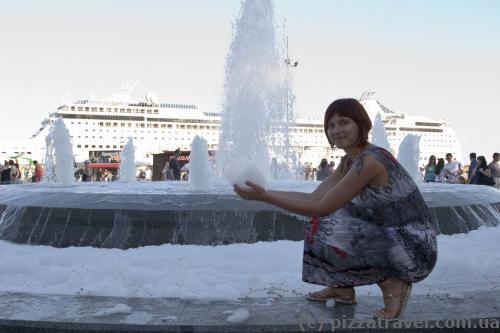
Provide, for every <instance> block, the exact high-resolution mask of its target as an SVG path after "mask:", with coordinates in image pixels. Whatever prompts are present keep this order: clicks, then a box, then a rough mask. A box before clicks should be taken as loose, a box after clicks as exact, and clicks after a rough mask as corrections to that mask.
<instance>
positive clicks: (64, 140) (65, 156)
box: [44, 118, 75, 186]
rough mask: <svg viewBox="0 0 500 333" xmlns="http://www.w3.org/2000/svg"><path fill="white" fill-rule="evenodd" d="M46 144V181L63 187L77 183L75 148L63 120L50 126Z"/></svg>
mask: <svg viewBox="0 0 500 333" xmlns="http://www.w3.org/2000/svg"><path fill="white" fill-rule="evenodd" d="M45 143H46V147H47V153H46V157H45V175H44V181H45V182H47V183H49V184H56V185H61V186H69V185H72V184H73V183H74V182H75V178H74V175H73V173H74V160H73V147H72V145H71V136H70V134H69V131H68V129H67V128H66V125H65V124H64V121H63V119H62V118H58V119H57V120H56V121H55V122H54V123H53V124H52V125H51V126H50V130H49V134H48V135H47V137H46V138H45Z"/></svg>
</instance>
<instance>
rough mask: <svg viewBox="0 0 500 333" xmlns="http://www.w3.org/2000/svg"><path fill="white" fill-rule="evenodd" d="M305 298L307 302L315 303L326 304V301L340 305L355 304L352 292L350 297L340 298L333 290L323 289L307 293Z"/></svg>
mask: <svg viewBox="0 0 500 333" xmlns="http://www.w3.org/2000/svg"><path fill="white" fill-rule="evenodd" d="M305 298H306V299H307V300H309V301H315V302H326V301H328V300H334V301H335V302H338V303H342V304H356V299H355V293H354V291H353V294H352V296H340V295H338V294H336V293H335V289H334V288H330V289H328V288H325V289H323V290H320V291H315V292H312V293H308V294H307V295H306V296H305Z"/></svg>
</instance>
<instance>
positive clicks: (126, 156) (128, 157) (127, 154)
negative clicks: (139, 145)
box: [119, 137, 137, 182]
mask: <svg viewBox="0 0 500 333" xmlns="http://www.w3.org/2000/svg"><path fill="white" fill-rule="evenodd" d="M120 159H121V163H120V174H119V175H120V182H134V181H136V180H137V179H136V178H135V148H134V139H133V138H132V137H129V138H128V142H127V144H126V145H125V146H124V147H123V150H122V152H121V154H120Z"/></svg>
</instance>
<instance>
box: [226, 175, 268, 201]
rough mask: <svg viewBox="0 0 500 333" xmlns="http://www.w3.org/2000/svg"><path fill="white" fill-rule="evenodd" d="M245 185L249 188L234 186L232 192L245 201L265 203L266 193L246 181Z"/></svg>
mask: <svg viewBox="0 0 500 333" xmlns="http://www.w3.org/2000/svg"><path fill="white" fill-rule="evenodd" d="M245 184H246V185H247V186H248V187H249V188H247V187H242V186H239V185H238V184H234V185H233V186H234V192H236V194H238V195H239V196H240V197H242V198H243V199H245V200H256V201H266V198H267V194H268V193H267V191H266V190H265V189H264V188H263V187H262V186H260V185H257V184H255V183H252V182H251V181H248V180H247V181H246V182H245Z"/></svg>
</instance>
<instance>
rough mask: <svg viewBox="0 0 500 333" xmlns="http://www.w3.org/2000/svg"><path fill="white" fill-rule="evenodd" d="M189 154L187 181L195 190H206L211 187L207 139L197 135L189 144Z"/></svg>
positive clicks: (211, 173) (210, 167) (211, 175)
mask: <svg viewBox="0 0 500 333" xmlns="http://www.w3.org/2000/svg"><path fill="white" fill-rule="evenodd" d="M191 147H192V148H191V154H190V155H189V182H190V183H191V185H192V187H193V189H195V190H208V189H210V188H211V187H212V179H213V176H214V175H213V172H212V166H211V165H210V162H209V160H208V144H207V141H206V140H205V139H203V138H201V137H199V136H198V135H196V136H195V137H194V139H193V143H192V144H191Z"/></svg>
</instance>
